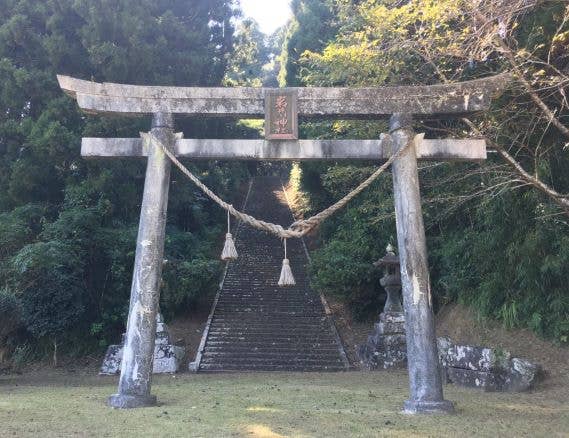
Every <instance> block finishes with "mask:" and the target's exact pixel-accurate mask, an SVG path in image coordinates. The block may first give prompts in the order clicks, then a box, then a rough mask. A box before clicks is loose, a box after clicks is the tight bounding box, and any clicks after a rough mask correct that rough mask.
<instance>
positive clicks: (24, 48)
mask: <svg viewBox="0 0 569 438" xmlns="http://www.w3.org/2000/svg"><path fill="white" fill-rule="evenodd" d="M237 12H238V10H237V9H236V7H235V4H234V2H233V1H232V0H183V1H182V0H176V1H171V0H169V1H164V0H152V1H151V0H137V1H132V0H113V1H109V0H89V1H87V0H79V1H77V0H1V1H0V284H1V287H0V290H1V294H0V320H1V321H2V332H1V333H0V337H2V338H5V336H7V335H8V334H9V333H12V336H11V337H9V338H8V345H9V346H10V347H11V348H12V349H14V348H16V347H18V345H23V344H24V343H29V344H32V345H34V346H35V347H34V348H36V349H37V347H39V346H41V345H46V347H47V348H51V346H57V345H58V344H59V345H61V346H63V345H64V342H65V341H69V340H73V339H74V340H76V341H78V342H74V343H69V342H67V343H65V345H71V346H72V348H74V349H76V350H77V349H79V348H82V347H88V348H92V346H93V345H94V344H97V343H98V344H100V345H101V346H103V345H106V344H107V343H109V342H111V341H114V340H116V339H117V338H118V336H119V334H120V332H121V331H122V330H123V324H124V321H125V319H126V318H125V317H126V311H127V309H128V297H129V291H130V279H131V278H130V277H131V272H132V263H133V258H134V250H135V240H136V232H137V224H138V215H139V209H140V202H141V196H142V188H143V180H144V169H145V167H144V163H143V162H133V161H128V160H105V161H100V162H87V161H85V160H83V159H81V158H80V156H79V150H80V138H81V137H82V136H102V137H121V136H122V137H128V136H137V135H138V132H139V131H140V130H147V129H148V128H149V120H137V119H124V120H119V119H110V118H103V117H88V116H85V115H83V114H81V113H80V112H79V111H78V109H77V106H76V103H75V102H74V101H73V100H72V99H70V98H69V97H66V96H64V95H63V93H62V92H61V90H60V89H59V87H58V85H57V80H56V74H58V73H59V74H70V75H73V76H76V77H81V78H84V79H92V80H96V81H112V82H123V83H135V84H171V85H203V86H206V85H219V84H221V82H222V80H223V78H224V75H225V72H226V69H227V61H228V58H229V57H230V54H231V52H232V42H233V24H232V23H233V18H234V16H235V14H236V13H237ZM226 125H227V124H226V123H225V122H224V121H216V122H212V123H207V124H206V123H205V122H199V121H193V122H192V121H187V120H180V121H178V123H177V129H178V130H184V131H188V134H189V133H190V132H191V133H192V134H193V136H195V135H196V133H198V132H199V136H202V137H205V136H212V137H222V136H223V135H225V134H224V133H225V132H226V131H227V130H228V127H227V126H226ZM194 170H196V171H197V172H198V173H199V174H200V175H201V177H202V178H203V180H204V181H206V183H207V184H209V185H210V186H212V187H213V188H215V189H216V190H217V191H218V192H220V193H222V194H227V193H229V191H228V189H234V188H235V186H236V185H237V184H238V183H239V181H240V179H242V178H243V177H245V176H246V173H247V172H246V169H245V168H242V167H241V166H237V165H232V166H229V165H227V164H223V163H210V164H208V165H202V167H201V168H199V169H198V168H194ZM170 193H171V197H170V203H169V216H168V225H167V234H168V239H167V243H166V256H165V257H166V258H167V259H168V263H167V264H166V267H165V272H164V288H163V289H164V293H163V300H162V310H163V311H164V313H166V314H167V315H170V316H171V315H173V314H174V313H175V312H176V311H180V310H182V311H185V310H187V309H188V306H191V304H192V303H193V302H194V301H195V300H196V299H197V298H198V297H199V296H201V295H203V294H207V293H208V292H210V291H211V290H212V288H215V285H216V284H217V274H218V271H219V264H218V262H217V261H216V260H215V259H216V258H217V257H216V255H217V254H214V251H215V252H217V249H216V245H218V243H219V242H218V240H217V239H218V233H217V231H220V225H219V224H222V223H223V220H222V218H223V215H222V214H221V212H220V211H219V210H218V209H217V208H215V207H213V206H212V205H211V204H210V203H208V201H207V200H206V199H204V198H203V196H201V195H199V194H198V193H197V192H195V191H194V190H193V188H192V187H191V186H190V185H189V184H187V182H186V181H185V180H184V179H182V177H181V176H179V175H178V174H174V177H173V184H172V188H171V191H170ZM15 316H19V317H18V318H15ZM14 333H17V336H15V335H14ZM17 350H18V351H20V350H22V347H21V346H20V347H18V348H17Z"/></svg>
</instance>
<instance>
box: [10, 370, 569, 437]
mask: <svg viewBox="0 0 569 438" xmlns="http://www.w3.org/2000/svg"><path fill="white" fill-rule="evenodd" d="M115 388H116V378H109V377H97V376H90V375H74V374H65V373H59V374H54V373H45V374H39V375H31V376H30V375H28V376H26V375H23V376H17V377H13V376H4V377H0V436H2V437H9V436H18V437H20V436H34V437H35V436H41V437H60V436H110V437H114V436H121V437H128V436H144V437H162V436H163V437H174V436H186V437H242V436H243V437H281V436H286V437H376V436H393V437H402V436H405V437H407V436H416V437H419V436H433V437H447V436H460V437H467V436H477V437H482V436H488V437H506V436H515V437H519V436H531V437H536V436H544V437H556V436H569V434H568V432H569V404H568V403H567V391H566V389H567V388H559V387H554V386H553V387H550V388H547V387H544V388H543V389H539V390H537V391H534V392H532V393H523V394H501V393H484V392H482V391H478V390H471V389H466V388H458V387H454V386H447V387H446V398H448V399H449V400H452V401H454V402H455V403H456V407H457V414H455V415H451V416H409V415H405V414H402V413H401V407H402V403H403V400H404V399H405V398H406V396H407V394H408V393H407V377H406V375H405V373H404V372H375V373H359V372H350V373H333V374H316V373H315V374H292V373H291V374H289V373H287V374H268V373H266V374H223V375H187V374H186V375H179V376H159V377H156V378H155V379H154V385H153V393H155V394H156V395H157V396H158V398H159V401H160V403H161V405H160V406H159V407H153V408H145V409H137V410H129V411H121V410H113V409H110V408H108V407H106V406H105V400H106V397H107V396H108V395H110V394H111V393H113V392H114V391H115Z"/></svg>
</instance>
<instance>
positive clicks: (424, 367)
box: [389, 114, 452, 413]
mask: <svg viewBox="0 0 569 438" xmlns="http://www.w3.org/2000/svg"><path fill="white" fill-rule="evenodd" d="M412 124H413V120H412V117H411V116H410V115H409V114H394V115H393V116H392V117H391V120H390V123H389V128H390V131H391V136H392V138H393V146H394V151H399V150H401V149H403V148H406V149H405V150H404V151H402V153H401V155H399V157H398V158H397V159H396V160H395V161H394V162H393V165H392V174H393V193H394V204H395V223H396V228H397V242H398V245H397V248H398V250H399V261H400V266H401V282H402V292H403V306H404V309H405V323H406V326H405V328H406V334H407V354H408V358H407V363H408V368H409V389H410V397H409V400H407V402H406V403H405V411H407V412H410V413H413V412H421V410H422V409H423V407H425V409H426V406H430V407H429V408H428V409H431V410H434V409H437V406H438V407H439V408H440V413H446V412H450V411H452V403H450V402H448V401H445V400H444V397H443V386H442V378H441V373H440V366H439V354H438V350H437V341H436V334H435V316H434V313H433V303H432V296H431V284H430V283H431V281H430V276H429V266H428V258H427V240H426V237H425V226H424V223H423V213H422V209H421V194H420V187H419V174H418V169H417V154H416V152H415V143H416V141H414V139H416V136H415V134H414V132H413V130H412Z"/></svg>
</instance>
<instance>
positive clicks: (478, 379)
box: [447, 367, 499, 391]
mask: <svg viewBox="0 0 569 438" xmlns="http://www.w3.org/2000/svg"><path fill="white" fill-rule="evenodd" d="M447 376H448V379H449V381H450V382H452V383H455V384H457V385H460V386H468V387H471V388H481V389H484V390H485V391H496V390H498V388H499V385H498V382H497V380H498V379H497V377H496V374H495V373H494V372H485V371H475V370H471V369H463V368H453V367H448V368H447Z"/></svg>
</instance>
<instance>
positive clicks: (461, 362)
mask: <svg viewBox="0 0 569 438" xmlns="http://www.w3.org/2000/svg"><path fill="white" fill-rule="evenodd" d="M509 361H510V353H509V352H507V351H503V350H499V349H492V348H485V347H476V346H472V345H453V346H451V347H450V348H448V349H447V351H446V357H445V363H446V365H447V366H449V367H455V368H463V369H467V370H477V371H493V370H500V369H503V368H505V367H507V365H508V363H509Z"/></svg>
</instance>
